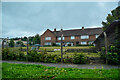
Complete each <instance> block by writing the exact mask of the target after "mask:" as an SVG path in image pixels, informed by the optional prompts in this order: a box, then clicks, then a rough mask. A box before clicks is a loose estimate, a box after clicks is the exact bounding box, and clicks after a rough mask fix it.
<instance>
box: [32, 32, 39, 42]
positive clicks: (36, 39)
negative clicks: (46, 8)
mask: <svg viewBox="0 0 120 80" xmlns="http://www.w3.org/2000/svg"><path fill="white" fill-rule="evenodd" d="M33 44H40V35H39V34H36V35H35V37H34V38H33Z"/></svg>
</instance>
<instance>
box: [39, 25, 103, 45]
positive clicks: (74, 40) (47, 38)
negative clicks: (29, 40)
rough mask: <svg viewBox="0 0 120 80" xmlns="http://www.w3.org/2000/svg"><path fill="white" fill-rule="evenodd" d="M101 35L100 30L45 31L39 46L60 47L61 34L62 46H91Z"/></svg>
mask: <svg viewBox="0 0 120 80" xmlns="http://www.w3.org/2000/svg"><path fill="white" fill-rule="evenodd" d="M101 33H102V28H101V27H99V28H84V27H82V29H72V30H62V32H61V30H60V31H56V28H55V29H54V31H51V30H49V29H47V30H46V31H45V32H44V33H43V34H42V35H41V45H42V46H44V45H53V44H56V45H60V44H61V34H63V45H65V46H67V45H69V44H70V45H71V46H75V45H88V44H92V43H93V42H94V41H95V40H96V38H97V37H98V36H99V35H100V34H101Z"/></svg>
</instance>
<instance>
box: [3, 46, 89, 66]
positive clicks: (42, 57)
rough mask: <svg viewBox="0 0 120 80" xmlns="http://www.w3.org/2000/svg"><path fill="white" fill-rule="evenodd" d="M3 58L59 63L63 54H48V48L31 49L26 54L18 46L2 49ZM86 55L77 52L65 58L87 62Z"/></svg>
mask: <svg viewBox="0 0 120 80" xmlns="http://www.w3.org/2000/svg"><path fill="white" fill-rule="evenodd" d="M2 59H3V60H18V61H29V62H45V63H58V62H60V61H61V56H60V55H57V54H47V50H46V49H45V50H43V51H42V52H37V51H36V50H29V51H28V54H27V55H26V54H24V51H21V49H18V48H13V49H9V48H4V49H3V51H2ZM86 60H87V59H86V57H85V55H83V54H77V53H76V54H75V55H74V58H69V57H68V56H67V57H65V58H64V63H76V64H84V63H86Z"/></svg>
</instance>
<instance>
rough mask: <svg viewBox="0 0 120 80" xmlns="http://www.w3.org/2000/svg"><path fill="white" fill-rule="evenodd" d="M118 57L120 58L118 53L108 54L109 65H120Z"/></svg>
mask: <svg viewBox="0 0 120 80" xmlns="http://www.w3.org/2000/svg"><path fill="white" fill-rule="evenodd" d="M118 57H119V56H118V54H117V53H111V52H108V53H107V62H108V64H119V60H118Z"/></svg>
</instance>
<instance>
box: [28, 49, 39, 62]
mask: <svg viewBox="0 0 120 80" xmlns="http://www.w3.org/2000/svg"><path fill="white" fill-rule="evenodd" d="M27 58H28V61H31V62H35V61H38V54H37V51H36V50H35V49H34V50H31V51H29V52H28V55H27Z"/></svg>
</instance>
